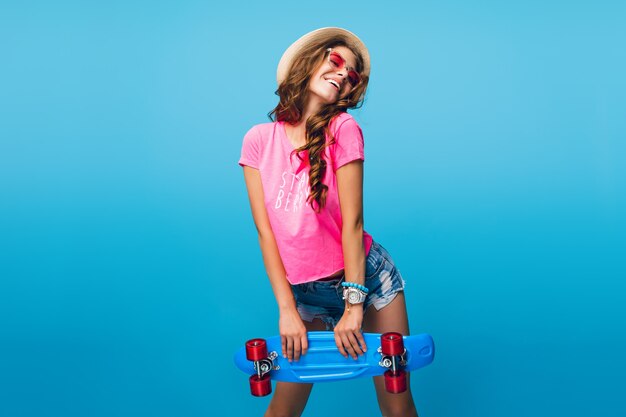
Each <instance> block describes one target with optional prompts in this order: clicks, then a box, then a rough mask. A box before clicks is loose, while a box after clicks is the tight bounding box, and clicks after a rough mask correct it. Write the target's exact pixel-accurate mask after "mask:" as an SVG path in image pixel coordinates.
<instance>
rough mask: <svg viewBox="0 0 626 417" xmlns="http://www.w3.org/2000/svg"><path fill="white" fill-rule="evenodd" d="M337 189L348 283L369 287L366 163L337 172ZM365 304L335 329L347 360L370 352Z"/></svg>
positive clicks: (355, 163)
mask: <svg viewBox="0 0 626 417" xmlns="http://www.w3.org/2000/svg"><path fill="white" fill-rule="evenodd" d="M336 176H337V188H338V193H339V204H340V208H341V218H342V222H343V226H342V229H341V245H342V250H343V260H344V270H345V277H346V281H349V282H356V283H358V284H361V285H363V284H364V283H365V248H364V246H363V161H361V160H355V161H352V162H350V163H347V164H346V165H343V166H342V167H340V168H339V169H337V173H336ZM362 323H363V304H357V305H354V306H352V307H350V309H349V310H348V309H346V311H345V312H344V315H343V316H342V318H341V320H340V321H339V323H337V326H336V327H335V342H336V343H337V347H338V348H339V351H340V352H341V353H342V354H343V355H344V356H347V355H348V354H350V355H352V357H353V358H355V359H356V358H357V355H362V354H363V352H365V351H366V350H367V346H365V340H364V339H363V335H362V334H361V324H362Z"/></svg>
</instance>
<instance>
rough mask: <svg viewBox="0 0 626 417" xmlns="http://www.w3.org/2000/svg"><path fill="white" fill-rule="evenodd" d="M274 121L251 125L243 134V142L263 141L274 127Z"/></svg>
mask: <svg viewBox="0 0 626 417" xmlns="http://www.w3.org/2000/svg"><path fill="white" fill-rule="evenodd" d="M274 125H275V123H274V122H267V123H257V124H255V125H252V127H250V128H249V129H248V130H247V131H246V133H245V134H244V138H243V140H244V143H245V142H256V143H260V142H264V141H266V140H267V138H268V137H269V136H270V135H271V132H272V131H273V129H274Z"/></svg>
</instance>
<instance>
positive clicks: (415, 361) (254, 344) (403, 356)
mask: <svg viewBox="0 0 626 417" xmlns="http://www.w3.org/2000/svg"><path fill="white" fill-rule="evenodd" d="M363 338H364V339H365V344H366V345H367V352H365V353H364V354H363V355H362V356H359V357H358V359H356V360H355V359H352V357H351V356H349V357H348V358H345V357H344V356H343V355H341V353H339V349H338V348H337V345H336V343H335V335H334V333H333V332H329V331H325V332H308V341H309V348H308V351H307V353H306V355H302V356H300V360H299V361H293V362H289V360H287V359H286V358H283V357H282V354H281V351H282V347H281V340H280V336H274V337H270V338H268V339H251V340H248V341H247V342H246V345H245V346H244V347H242V348H241V349H239V350H238V351H237V352H236V353H235V356H234V360H235V365H237V367H238V368H239V369H241V370H242V371H243V372H245V373H247V374H248V375H251V376H250V378H249V381H250V392H251V393H252V395H254V396H257V397H261V396H265V395H268V394H270V393H271V392H272V385H271V379H273V380H275V381H283V382H300V383H314V382H328V381H340V380H345V379H352V378H360V377H368V376H370V377H371V376H377V375H384V376H385V387H386V389H387V391H389V392H393V393H400V392H404V391H406V372H409V371H412V370H414V369H418V368H421V367H424V366H426V365H428V364H430V363H431V362H432V361H433V358H434V355H435V346H434V343H433V339H432V337H431V336H430V335H428V334H426V333H423V334H418V335H415V336H402V335H401V334H400V333H395V332H390V333H384V334H379V333H363Z"/></svg>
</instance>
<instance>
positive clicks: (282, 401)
mask: <svg viewBox="0 0 626 417" xmlns="http://www.w3.org/2000/svg"><path fill="white" fill-rule="evenodd" d="M304 326H305V327H306V329H307V331H309V332H310V331H316V330H326V325H325V324H324V322H323V321H321V320H320V319H315V320H313V322H308V321H306V320H305V321H304ZM312 389H313V384H300V383H295V382H276V387H275V389H274V395H273V396H272V400H271V401H270V405H269V407H268V408H267V411H266V412H265V417H298V416H300V415H301V414H302V411H304V406H306V403H307V401H308V400H309V395H311V390H312Z"/></svg>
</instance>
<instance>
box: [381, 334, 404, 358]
mask: <svg viewBox="0 0 626 417" xmlns="http://www.w3.org/2000/svg"><path fill="white" fill-rule="evenodd" d="M380 343H381V348H382V351H383V355H390V356H398V355H402V354H403V353H404V340H403V339H402V335H401V334H400V333H397V332H389V333H384V334H383V335H382V336H380Z"/></svg>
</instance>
